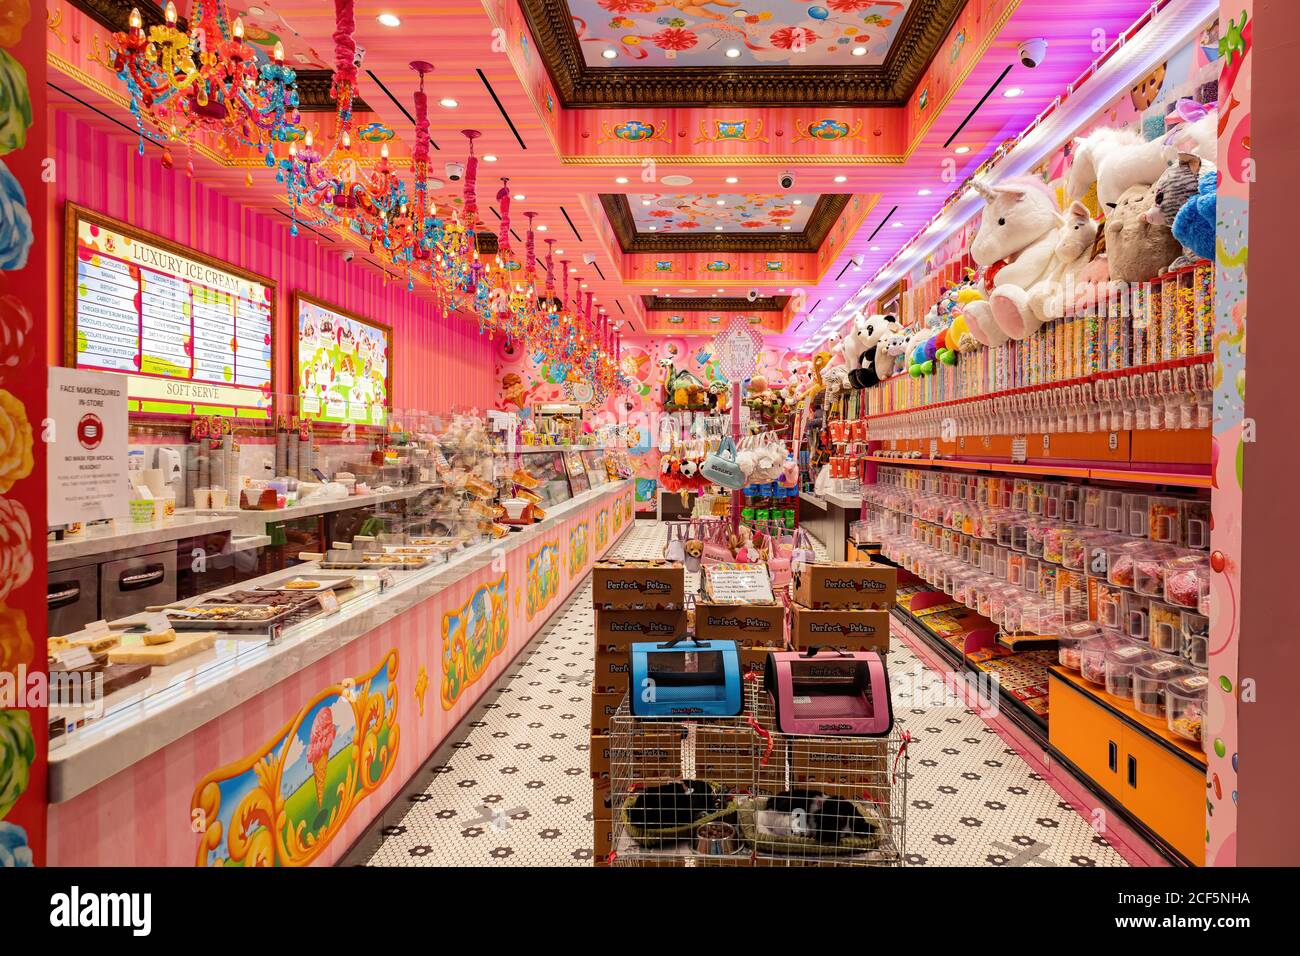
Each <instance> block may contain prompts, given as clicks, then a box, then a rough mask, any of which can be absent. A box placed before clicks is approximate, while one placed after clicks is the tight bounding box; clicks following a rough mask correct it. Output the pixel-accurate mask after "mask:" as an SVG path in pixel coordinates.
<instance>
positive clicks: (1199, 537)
mask: <svg viewBox="0 0 1300 956" xmlns="http://www.w3.org/2000/svg"><path fill="white" fill-rule="evenodd" d="M1178 522H1179V524H1180V525H1181V526H1182V537H1183V544H1185V545H1187V547H1189V548H1196V549H1198V550H1201V551H1204V550H1206V549H1208V548H1209V547H1210V503H1209V502H1208V501H1204V500H1202V499H1199V498H1187V499H1185V500H1183V501H1180V502H1179V503H1178Z"/></svg>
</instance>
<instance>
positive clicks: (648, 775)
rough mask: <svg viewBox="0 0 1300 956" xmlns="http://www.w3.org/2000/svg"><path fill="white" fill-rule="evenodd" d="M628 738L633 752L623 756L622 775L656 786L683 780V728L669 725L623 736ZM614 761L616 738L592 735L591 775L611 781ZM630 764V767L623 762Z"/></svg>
mask: <svg viewBox="0 0 1300 956" xmlns="http://www.w3.org/2000/svg"><path fill="white" fill-rule="evenodd" d="M620 736H621V738H622V737H626V738H628V740H629V742H630V748H631V751H630V753H620V754H619V757H618V759H619V762H620V767H619V770H620V772H621V773H622V774H623V775H624V776H625V777H627V778H628V779H629V780H633V781H636V782H640V783H656V782H662V781H665V780H680V779H681V778H682V727H681V725H680V724H668V725H666V726H665V727H664V728H663V730H662V731H660V730H659V729H658V728H656V730H655V731H654V732H652V733H637V734H627V735H620ZM613 760H614V748H613V743H612V739H611V738H610V737H609V736H608V735H606V734H592V735H591V776H592V778H593V779H599V778H600V777H602V776H603V777H605V778H609V776H610V774H611V762H612V761H613ZM624 761H627V765H626V766H623V765H622V763H623V762H624Z"/></svg>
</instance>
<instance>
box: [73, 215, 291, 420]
mask: <svg viewBox="0 0 1300 956" xmlns="http://www.w3.org/2000/svg"><path fill="white" fill-rule="evenodd" d="M74 228H75V232H73V229H74ZM69 235H70V236H71V235H75V236H76V274H75V277H71V276H70V277H69V278H70V280H71V282H70V285H71V286H72V291H73V292H74V293H75V299H74V301H73V307H72V308H71V309H70V315H69V321H71V322H72V323H74V331H75V349H76V362H75V364H76V367H77V368H86V369H100V370H105V371H112V372H122V373H125V374H127V375H128V376H130V382H129V384H128V388H127V394H128V397H129V398H130V399H131V408H132V410H134V411H143V412H151V413H155V414H171V415H195V414H212V413H219V414H225V415H230V416H234V417H240V418H266V417H268V416H269V409H270V402H271V334H272V333H271V327H272V319H271V302H272V300H273V295H274V289H273V287H271V286H268V285H265V284H263V283H261V282H257V281H255V280H253V279H252V278H250V277H248V276H245V275H243V274H241V273H237V272H235V271H231V270H230V269H227V268H222V267H221V266H220V265H219V264H214V263H211V262H209V261H207V260H205V259H202V258H199V257H197V256H193V255H185V254H184V253H183V252H180V251H177V250H174V249H173V248H171V247H170V246H169V245H167V244H164V243H162V242H161V241H159V242H156V243H155V242H150V241H149V238H148V237H147V236H145V235H143V234H137V233H136V232H135V231H134V230H130V231H128V230H126V229H125V228H122V229H119V228H115V227H113V226H110V225H108V224H106V223H105V222H103V221H100V220H99V219H98V218H97V217H87V216H86V215H83V214H82V212H81V211H80V210H75V209H74V210H73V211H72V213H71V214H70V217H69Z"/></svg>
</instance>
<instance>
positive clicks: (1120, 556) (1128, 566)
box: [1106, 539, 1147, 588]
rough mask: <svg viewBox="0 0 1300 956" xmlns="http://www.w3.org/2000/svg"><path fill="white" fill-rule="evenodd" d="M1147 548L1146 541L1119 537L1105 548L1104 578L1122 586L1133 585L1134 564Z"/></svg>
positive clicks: (1129, 586)
mask: <svg viewBox="0 0 1300 956" xmlns="http://www.w3.org/2000/svg"><path fill="white" fill-rule="evenodd" d="M1146 550H1147V545H1146V542H1144V541H1132V540H1123V539H1121V540H1120V541H1119V542H1118V543H1115V544H1111V545H1110V546H1109V547H1108V548H1107V549H1106V580H1107V581H1109V582H1110V583H1111V584H1115V585H1118V586H1119V587H1122V588H1131V587H1132V586H1133V575H1134V564H1135V561H1136V559H1137V557H1138V555H1139V554H1141V553H1142V552H1143V551H1146Z"/></svg>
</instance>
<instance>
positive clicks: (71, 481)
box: [46, 367, 130, 526]
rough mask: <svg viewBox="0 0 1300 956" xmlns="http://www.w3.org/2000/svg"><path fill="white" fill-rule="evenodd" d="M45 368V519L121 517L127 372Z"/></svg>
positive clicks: (73, 520) (125, 492) (69, 520)
mask: <svg viewBox="0 0 1300 956" xmlns="http://www.w3.org/2000/svg"><path fill="white" fill-rule="evenodd" d="M48 372H49V379H48V382H49V385H48V391H49V410H48V412H47V415H48V419H49V423H50V424H49V425H48V426H47V434H48V435H49V437H50V441H49V442H48V444H47V445H46V449H47V452H48V459H47V460H48V473H49V478H48V481H47V483H46V488H47V496H48V509H49V514H48V518H47V521H48V523H49V524H50V525H51V526H53V525H64V524H73V523H76V522H81V523H85V522H88V521H98V520H100V519H102V518H125V517H126V516H127V513H128V512H127V509H128V507H129V506H128V504H127V501H128V499H129V497H130V496H129V494H128V492H129V487H128V483H127V473H126V453H127V397H126V388H127V378H126V376H125V375H116V374H113V373H111V372H86V371H81V370H78V369H71V368H59V367H53V368H50V369H49V370H48Z"/></svg>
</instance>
